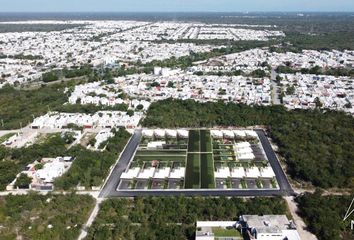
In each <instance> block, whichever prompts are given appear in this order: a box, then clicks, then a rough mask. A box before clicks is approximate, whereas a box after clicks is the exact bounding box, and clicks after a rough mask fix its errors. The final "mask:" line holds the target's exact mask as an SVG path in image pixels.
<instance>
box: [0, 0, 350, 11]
mask: <svg viewBox="0 0 354 240" xmlns="http://www.w3.org/2000/svg"><path fill="white" fill-rule="evenodd" d="M167 11H168V12H246V11H294V12H296V11H315V12H317V11H330V12H337V11H339V12H342V11H344V12H354V0H0V12H167Z"/></svg>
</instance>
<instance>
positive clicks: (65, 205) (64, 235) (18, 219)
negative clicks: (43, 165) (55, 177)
mask: <svg viewBox="0 0 354 240" xmlns="http://www.w3.org/2000/svg"><path fill="white" fill-rule="evenodd" d="M93 205H94V199H93V198H92V197H91V196H88V195H76V194H68V195H51V194H49V195H38V194H34V193H30V194H28V195H17V196H13V195H8V196H5V197H0V223H1V227H0V239H2V240H13V239H42V240H52V239H66V240H74V239H77V237H78V236H79V233H80V229H81V226H82V224H84V222H85V221H86V219H87V218H88V215H89V213H90V210H91V209H92V208H93Z"/></svg>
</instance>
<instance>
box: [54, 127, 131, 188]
mask: <svg viewBox="0 0 354 240" xmlns="http://www.w3.org/2000/svg"><path fill="white" fill-rule="evenodd" d="M129 138H130V134H129V133H128V132H127V131H126V130H125V129H120V130H119V131H116V132H115V134H114V136H113V137H111V138H109V139H108V140H107V141H106V142H104V143H103V144H102V145H103V146H104V147H105V149H104V151H102V152H94V151H90V150H87V149H85V148H84V147H82V146H79V145H78V146H74V147H73V148H71V149H70V150H69V151H68V152H67V153H66V154H67V155H69V156H75V157H76V159H75V161H74V162H73V164H72V166H71V168H70V169H69V171H68V172H66V173H65V174H64V175H63V176H62V177H60V178H58V179H56V181H55V183H54V184H55V187H56V189H64V190H68V189H72V188H75V187H76V186H77V185H78V184H80V185H81V186H84V187H85V188H87V189H89V188H90V187H92V186H100V185H101V184H102V182H103V180H104V178H105V177H106V176H107V174H108V171H109V168H110V167H111V166H112V165H113V164H114V163H115V162H116V160H117V159H118V156H119V154H120V152H121V151H122V150H123V148H124V147H125V145H126V143H127V142H128V139H129Z"/></svg>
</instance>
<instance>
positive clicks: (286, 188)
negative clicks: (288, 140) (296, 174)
mask: <svg viewBox="0 0 354 240" xmlns="http://www.w3.org/2000/svg"><path fill="white" fill-rule="evenodd" d="M256 132H257V134H258V137H259V139H260V140H261V143H262V146H263V149H264V151H265V153H266V155H267V158H268V160H269V163H270V165H271V166H272V168H273V171H274V173H275V176H276V178H277V181H278V184H279V187H280V191H281V192H282V193H284V194H285V195H293V194H294V190H293V189H292V187H291V185H290V183H289V181H288V178H287V177H286V175H285V173H284V171H283V169H282V168H281V165H280V163H279V160H278V158H277V156H276V155H275V153H274V151H273V149H272V146H271V145H270V143H269V140H268V138H267V136H266V135H265V132H264V131H263V130H260V129H258V130H256Z"/></svg>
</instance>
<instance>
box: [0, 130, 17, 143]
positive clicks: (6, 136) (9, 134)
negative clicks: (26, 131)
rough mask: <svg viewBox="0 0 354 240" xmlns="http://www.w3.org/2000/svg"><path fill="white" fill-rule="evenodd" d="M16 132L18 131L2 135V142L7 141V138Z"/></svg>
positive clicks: (0, 140)
mask: <svg viewBox="0 0 354 240" xmlns="http://www.w3.org/2000/svg"><path fill="white" fill-rule="evenodd" d="M15 134H16V133H8V134H5V135H4V136H2V137H0V144H1V143H3V142H5V141H7V139H9V138H10V137H12V136H13V135H15Z"/></svg>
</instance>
